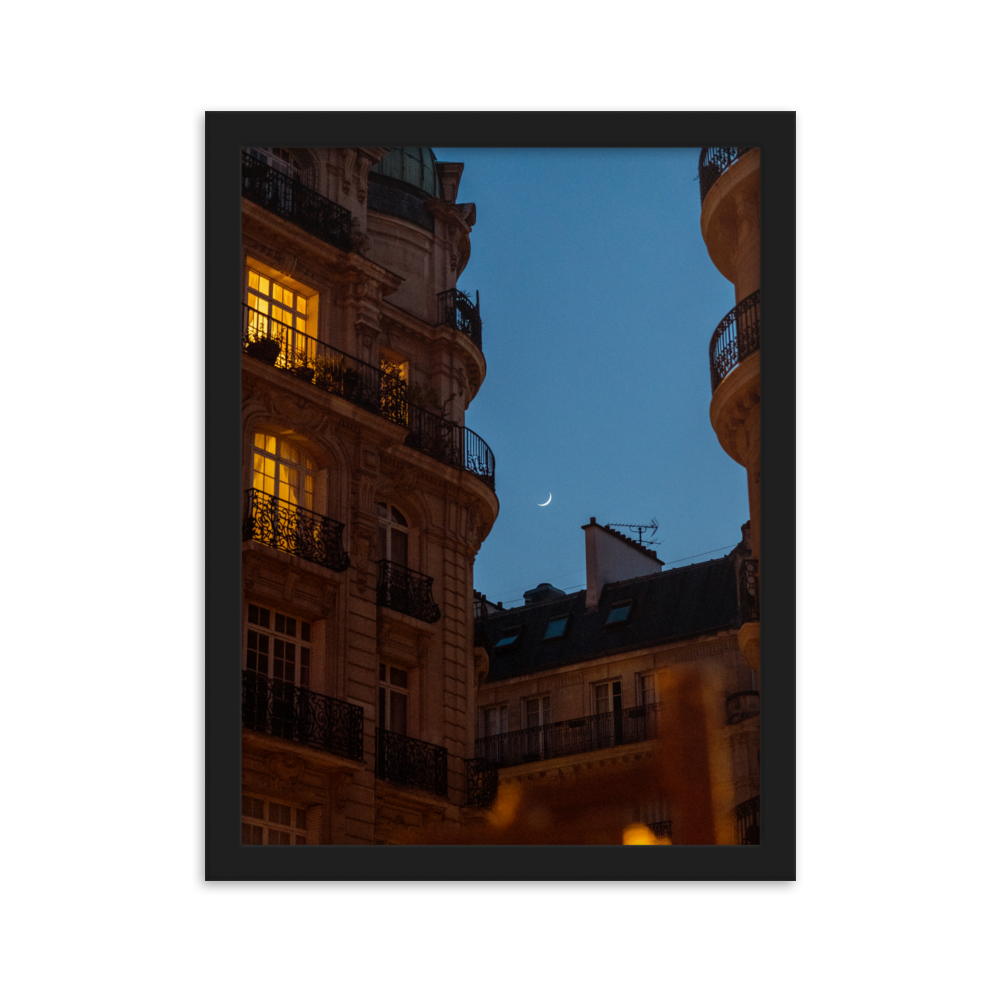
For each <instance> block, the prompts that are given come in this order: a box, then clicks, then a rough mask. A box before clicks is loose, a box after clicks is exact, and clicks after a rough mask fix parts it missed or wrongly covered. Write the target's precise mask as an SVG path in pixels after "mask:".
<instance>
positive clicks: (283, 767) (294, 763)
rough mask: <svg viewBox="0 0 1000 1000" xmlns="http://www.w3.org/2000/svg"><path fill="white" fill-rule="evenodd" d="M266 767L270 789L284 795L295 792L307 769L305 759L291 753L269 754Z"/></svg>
mask: <svg viewBox="0 0 1000 1000" xmlns="http://www.w3.org/2000/svg"><path fill="white" fill-rule="evenodd" d="M265 767H266V769H267V774H268V779H269V785H270V790H271V791H272V792H274V794H275V795H280V796H282V797H285V796H289V795H294V794H295V792H296V790H297V786H298V784H299V782H300V781H301V780H302V776H303V775H304V774H305V770H306V764H305V761H304V760H302V759H301V758H300V757H297V756H296V755H295V754H291V753H281V754H278V753H273V754H268V756H267V759H266V761H265Z"/></svg>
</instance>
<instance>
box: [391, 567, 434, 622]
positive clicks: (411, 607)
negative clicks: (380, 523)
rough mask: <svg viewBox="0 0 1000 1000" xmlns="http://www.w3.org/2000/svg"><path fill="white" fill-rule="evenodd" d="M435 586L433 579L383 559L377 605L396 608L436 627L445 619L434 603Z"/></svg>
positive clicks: (394, 609)
mask: <svg viewBox="0 0 1000 1000" xmlns="http://www.w3.org/2000/svg"><path fill="white" fill-rule="evenodd" d="M433 583H434V578H433V577H430V576H427V575H426V574H424V573H418V572H417V571H416V570H412V569H409V568H408V567H406V566H400V564H399V563H394V562H391V561H390V560H388V559H379V561H378V582H377V583H376V584H375V602H376V603H377V604H378V605H379V606H380V607H383V608H392V610H393V611H399V612H401V613H402V614H404V615H409V616H410V617H411V618H419V619H420V620H421V621H424V622H430V623H431V624H432V625H433V624H434V622H436V621H437V620H438V619H439V618H440V617H441V609H440V608H439V607H438V606H437V605H436V604H435V603H434V594H433V592H432V590H431V586H432V584H433Z"/></svg>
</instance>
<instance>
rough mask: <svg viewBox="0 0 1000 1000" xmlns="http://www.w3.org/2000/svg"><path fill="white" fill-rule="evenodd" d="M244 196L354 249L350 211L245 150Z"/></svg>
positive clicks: (326, 239) (331, 241) (337, 244)
mask: <svg viewBox="0 0 1000 1000" xmlns="http://www.w3.org/2000/svg"><path fill="white" fill-rule="evenodd" d="M243 197H244V198H247V199H249V200H250V201H252V202H254V203H255V204H257V205H260V207H261V208H266V209H267V210H268V211H269V212H273V213H274V214H275V215H279V216H281V218H283V219H287V220H288V221H289V222H293V223H294V224H295V225H296V226H298V227H299V228H300V229H304V230H305V231H306V232H307V233H311V234H312V235H313V236H318V237H319V238H320V239H321V240H323V241H324V242H326V243H329V244H330V245H331V246H335V247H337V248H338V249H340V250H350V249H351V213H350V212H348V211H347V209H346V208H344V207H342V206H341V205H338V204H337V203H336V202H334V201H330V199H329V198H324V197H323V195H321V194H320V193H319V192H317V191H313V190H312V188H309V187H306V185H305V184H303V183H302V182H301V181H297V180H293V179H292V178H291V177H286V176H285V175H284V174H283V173H281V172H280V171H278V170H275V169H274V168H273V167H270V166H268V165H267V164H266V163H262V162H261V161H260V160H257V159H254V157H252V156H251V155H250V154H249V153H247V152H246V150H244V151H243Z"/></svg>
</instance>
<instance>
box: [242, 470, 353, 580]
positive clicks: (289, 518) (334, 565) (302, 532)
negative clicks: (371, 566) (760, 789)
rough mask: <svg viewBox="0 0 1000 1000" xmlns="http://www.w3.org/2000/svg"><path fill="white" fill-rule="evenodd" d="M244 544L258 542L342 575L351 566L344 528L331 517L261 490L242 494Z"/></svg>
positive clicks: (252, 490)
mask: <svg viewBox="0 0 1000 1000" xmlns="http://www.w3.org/2000/svg"><path fill="white" fill-rule="evenodd" d="M245 497H246V506H245V509H244V514H243V541H245V542H249V541H251V540H252V541H255V542H260V543H261V544H262V545H269V546H271V548H274V549H281V550H282V551H283V552H291V553H292V555H296V556H300V557H301V558H303V559H308V560H309V561H310V562H314V563H318V564H319V565H320V566H325V567H326V568H327V569H332V570H334V571H335V572H338V573H339V572H341V571H342V570H345V569H347V568H348V566H350V565H351V560H350V557H349V556H348V554H347V553H346V552H345V551H344V544H343V536H344V526H343V525H342V524H341V523H340V521H334V520H333V518H332V517H324V516H323V515H322V514H314V513H313V512H312V511H310V510H306V509H305V507H299V506H297V505H296V504H293V503H289V502H288V501H287V500H279V499H278V498H277V497H275V496H271V495H270V494H268V493H265V492H264V491H263V490H255V489H249V490H247V491H246V493H245Z"/></svg>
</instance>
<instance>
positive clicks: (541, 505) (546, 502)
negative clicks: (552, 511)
mask: <svg viewBox="0 0 1000 1000" xmlns="http://www.w3.org/2000/svg"><path fill="white" fill-rule="evenodd" d="M550 503H552V494H551V493H550V494H549V498H548V500H546V501H545V503H540V504H539V505H538V506H539V507H548V505H549V504H550Z"/></svg>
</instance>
